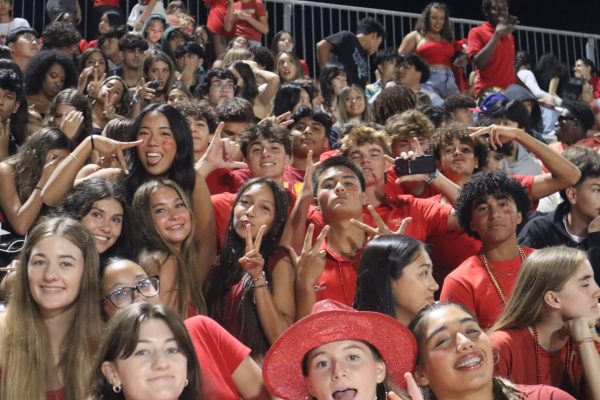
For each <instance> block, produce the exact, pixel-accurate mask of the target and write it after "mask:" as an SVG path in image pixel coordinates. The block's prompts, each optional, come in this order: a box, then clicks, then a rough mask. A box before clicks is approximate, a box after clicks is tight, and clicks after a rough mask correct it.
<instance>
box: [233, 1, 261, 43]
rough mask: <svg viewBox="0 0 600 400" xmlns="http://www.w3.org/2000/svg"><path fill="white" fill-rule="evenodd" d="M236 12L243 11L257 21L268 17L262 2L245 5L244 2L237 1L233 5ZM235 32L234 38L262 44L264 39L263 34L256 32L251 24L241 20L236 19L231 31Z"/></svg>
mask: <svg viewBox="0 0 600 400" xmlns="http://www.w3.org/2000/svg"><path fill="white" fill-rule="evenodd" d="M233 9H234V12H236V11H242V12H245V13H250V14H251V15H252V17H254V19H256V20H260V19H261V18H262V17H265V16H266V15H267V11H266V9H265V5H264V4H263V2H262V0H252V1H249V2H248V3H244V2H243V1H236V2H235V3H233ZM231 31H232V32H233V36H234V37H237V36H242V37H245V38H246V39H248V40H254V41H256V42H260V40H261V39H262V35H263V34H262V33H260V32H259V31H257V30H256V28H254V27H253V26H252V25H250V23H249V22H246V21H242V20H241V19H236V20H235V23H234V24H233V28H232V29H231Z"/></svg>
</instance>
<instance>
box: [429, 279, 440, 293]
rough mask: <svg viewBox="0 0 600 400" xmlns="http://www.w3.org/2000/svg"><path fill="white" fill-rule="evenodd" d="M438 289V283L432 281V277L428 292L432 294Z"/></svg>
mask: <svg viewBox="0 0 600 400" xmlns="http://www.w3.org/2000/svg"><path fill="white" fill-rule="evenodd" d="M439 289H440V285H438V283H437V282H436V280H435V279H433V276H432V277H431V280H430V282H429V290H431V292H432V293H435V292H437V291H438V290H439Z"/></svg>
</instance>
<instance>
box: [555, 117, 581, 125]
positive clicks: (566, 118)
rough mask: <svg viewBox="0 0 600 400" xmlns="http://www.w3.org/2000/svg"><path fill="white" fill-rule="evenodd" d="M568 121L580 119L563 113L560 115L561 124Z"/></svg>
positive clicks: (559, 121)
mask: <svg viewBox="0 0 600 400" xmlns="http://www.w3.org/2000/svg"><path fill="white" fill-rule="evenodd" d="M566 121H573V122H577V121H579V120H578V119H577V118H575V117H569V116H564V115H561V116H559V117H558V123H559V124H562V123H564V122H566Z"/></svg>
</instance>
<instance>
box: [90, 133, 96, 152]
mask: <svg viewBox="0 0 600 400" xmlns="http://www.w3.org/2000/svg"><path fill="white" fill-rule="evenodd" d="M90 140H91V141H92V150H95V146H94V135H90Z"/></svg>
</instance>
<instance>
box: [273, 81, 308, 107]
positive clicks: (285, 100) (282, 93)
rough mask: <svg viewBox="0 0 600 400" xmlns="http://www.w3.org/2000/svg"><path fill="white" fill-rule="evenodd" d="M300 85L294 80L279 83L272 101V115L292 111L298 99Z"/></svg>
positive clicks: (300, 89)
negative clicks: (279, 85)
mask: <svg viewBox="0 0 600 400" xmlns="http://www.w3.org/2000/svg"><path fill="white" fill-rule="evenodd" d="M301 93H302V86H300V85H299V84H297V83H295V82H290V83H284V84H283V85H281V87H280V88H279V90H278V91H277V94H275V100H274V101H273V115H281V114H283V113H286V112H288V111H292V110H293V109H294V107H296V105H297V104H298V102H299V101H300V94H301Z"/></svg>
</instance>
